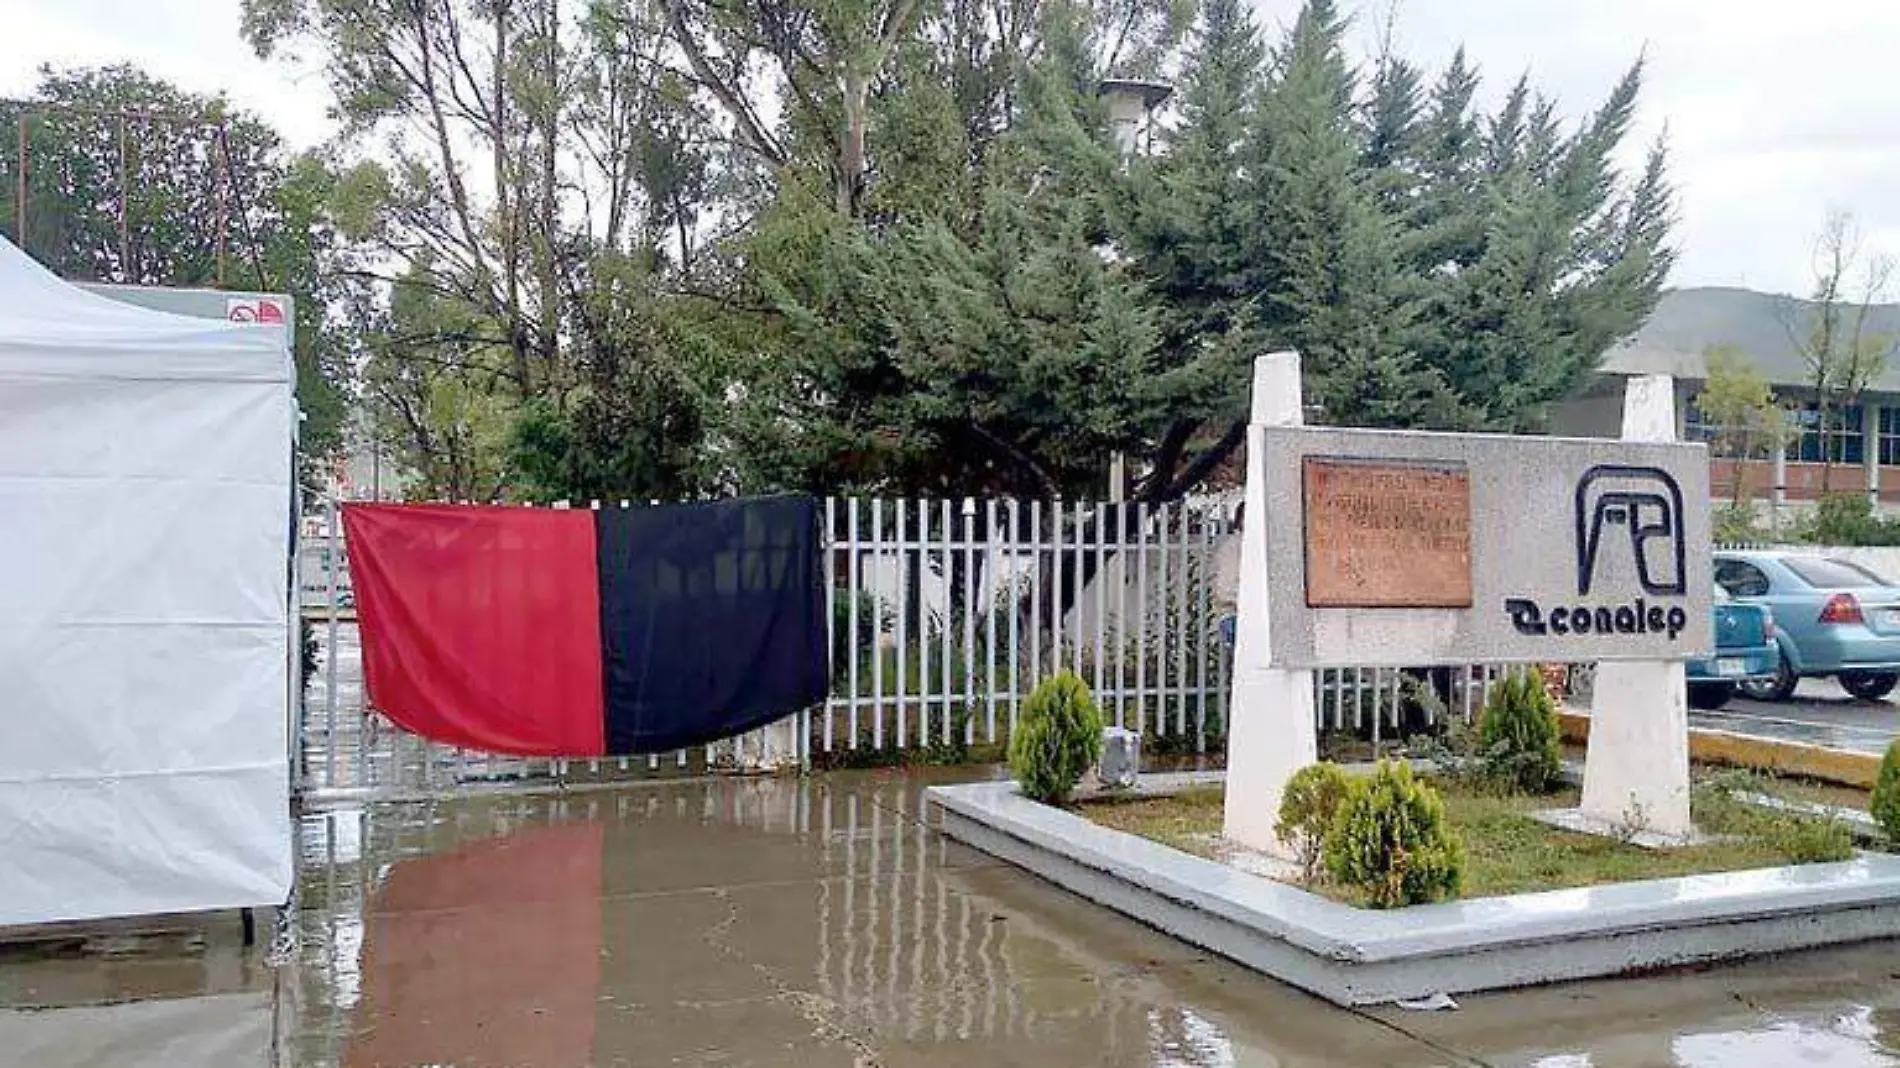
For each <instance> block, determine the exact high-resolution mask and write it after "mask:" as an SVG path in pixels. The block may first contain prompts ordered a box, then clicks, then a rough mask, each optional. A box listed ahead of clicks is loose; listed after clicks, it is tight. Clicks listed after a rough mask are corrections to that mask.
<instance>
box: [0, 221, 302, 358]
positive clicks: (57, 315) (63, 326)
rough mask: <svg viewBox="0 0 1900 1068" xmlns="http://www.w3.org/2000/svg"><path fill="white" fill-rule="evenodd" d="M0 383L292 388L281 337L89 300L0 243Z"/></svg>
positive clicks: (273, 330)
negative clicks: (171, 382) (99, 381)
mask: <svg viewBox="0 0 1900 1068" xmlns="http://www.w3.org/2000/svg"><path fill="white" fill-rule="evenodd" d="M0 377H34V378H41V377H46V378H129V379H208V380H219V381H249V382H291V381H293V380H294V376H293V371H292V368H291V364H290V354H289V353H288V352H287V351H285V345H284V337H283V330H282V328H280V327H274V326H253V325H243V324H238V323H227V322H223V321H221V320H217V319H202V318H197V317H194V316H186V315H172V314H169V313H167V312H158V311H151V310H149V309H146V308H140V307H135V306H133V305H131V304H126V303H124V302H121V301H116V300H112V299H111V298H109V297H102V296H99V295H98V294H95V293H88V292H86V291H85V290H83V289H80V288H79V287H77V286H74V285H70V284H68V283H67V282H65V281H63V280H61V279H60V278H59V277H57V276H55V275H54V274H53V273H52V272H51V271H48V270H47V269H46V268H44V267H42V266H40V265H39V264H38V263H35V262H34V261H33V259H32V257H30V256H28V255H27V254H26V253H24V252H22V251H20V249H19V248H18V247H17V246H15V245H14V244H13V243H12V242H10V241H8V240H6V239H5V238H0Z"/></svg>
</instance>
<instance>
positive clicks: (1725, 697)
mask: <svg viewBox="0 0 1900 1068" xmlns="http://www.w3.org/2000/svg"><path fill="white" fill-rule="evenodd" d="M1780 670H1781V649H1780V647H1779V646H1777V645H1776V644H1775V617H1774V613H1773V612H1771V611H1769V610H1768V608H1767V606H1765V605H1758V604H1737V603H1735V601H1734V599H1733V598H1731V597H1730V596H1729V595H1728V591H1726V590H1724V589H1723V588H1722V587H1721V586H1720V585H1717V586H1716V587H1715V655H1714V656H1712V657H1709V658H1708V659H1707V660H1691V661H1689V662H1688V663H1687V664H1686V665H1684V671H1685V672H1686V673H1687V675H1688V681H1689V705H1690V707H1692V708H1702V709H1716V708H1721V707H1722V706H1723V705H1725V704H1728V703H1729V699H1730V698H1732V697H1734V696H1735V690H1736V687H1738V686H1740V685H1743V684H1744V683H1752V684H1756V685H1760V684H1763V683H1767V682H1772V681H1773V680H1774V679H1775V678H1776V677H1777V676H1778V675H1779V674H1780Z"/></svg>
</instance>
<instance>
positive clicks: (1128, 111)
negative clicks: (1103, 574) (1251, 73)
mask: <svg viewBox="0 0 1900 1068" xmlns="http://www.w3.org/2000/svg"><path fill="white" fill-rule="evenodd" d="M1095 92H1096V94H1097V95H1098V96H1100V97H1101V98H1102V99H1103V101H1105V102H1106V103H1107V104H1108V123H1109V125H1110V126H1111V127H1112V128H1113V129H1114V131H1115V143H1116V145H1117V146H1119V147H1120V148H1121V153H1122V165H1123V166H1124V167H1126V166H1127V164H1128V160H1129V159H1131V158H1133V157H1134V156H1137V155H1146V154H1147V150H1148V146H1149V143H1150V142H1151V140H1152V136H1151V135H1152V131H1153V129H1154V111H1155V109H1156V108H1158V107H1160V106H1161V105H1162V104H1163V103H1164V102H1165V101H1166V100H1167V99H1168V98H1169V97H1171V96H1173V95H1174V87H1173V86H1170V85H1166V84H1164V83H1162V82H1145V81H1137V80H1135V79H1131V78H1107V79H1104V80H1103V81H1102V83H1101V84H1100V85H1098V86H1096V87H1095ZM1127 499H1128V455H1127V454H1126V453H1124V452H1121V451H1119V450H1117V451H1116V452H1115V453H1114V454H1113V455H1111V456H1110V457H1109V459H1108V503H1110V504H1121V503H1122V502H1123V501H1125V500H1127Z"/></svg>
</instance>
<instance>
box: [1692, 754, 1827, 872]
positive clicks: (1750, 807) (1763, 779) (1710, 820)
mask: <svg viewBox="0 0 1900 1068" xmlns="http://www.w3.org/2000/svg"><path fill="white" fill-rule="evenodd" d="M1762 797H1769V798H1780V797H1781V792H1780V791H1779V790H1778V789H1777V788H1776V786H1775V781H1774V779H1773V777H1771V776H1767V775H1763V774H1761V773H1759V772H1754V771H1743V770H1735V771H1727V772H1723V773H1722V774H1720V775H1717V776H1715V777H1713V778H1711V779H1710V780H1709V781H1707V782H1705V783H1702V784H1700V785H1698V786H1697V787H1696V788H1695V792H1694V794H1693V795H1692V798H1691V805H1692V807H1693V810H1694V812H1695V821H1696V825H1697V826H1698V827H1701V828H1702V829H1703V830H1704V831H1708V832H1710V833H1712V834H1719V835H1724V836H1727V837H1732V838H1740V839H1743V840H1744V841H1747V842H1751V843H1753V844H1755V845H1757V846H1760V847H1761V848H1763V849H1767V850H1770V851H1772V852H1775V853H1779V854H1781V855H1782V856H1784V857H1786V858H1787V859H1788V861H1789V862H1790V863H1794V864H1822V863H1828V862H1832V861H1839V860H1847V859H1849V858H1851V857H1852V856H1853V855H1854V833H1853V830H1852V829H1851V828H1849V827H1848V826H1847V824H1846V823H1843V822H1842V821H1840V820H1838V819H1834V818H1832V817H1829V816H1811V815H1804V814H1802V813H1799V812H1793V811H1788V810H1785V809H1775V808H1769V807H1765V806H1763V805H1762V804H1761V803H1760V801H1759V800H1758V799H1759V798H1762Z"/></svg>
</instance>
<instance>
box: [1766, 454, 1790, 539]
mask: <svg viewBox="0 0 1900 1068" xmlns="http://www.w3.org/2000/svg"><path fill="white" fill-rule="evenodd" d="M1771 466H1772V470H1773V474H1774V479H1775V485H1774V490H1773V493H1772V496H1771V497H1770V498H1769V500H1770V502H1771V503H1772V504H1773V505H1774V515H1773V516H1771V517H1770V519H1771V523H1770V526H1772V527H1773V528H1774V529H1775V530H1776V531H1780V530H1781V523H1782V520H1783V518H1784V517H1785V516H1786V515H1787V511H1788V449H1787V447H1786V446H1781V447H1778V448H1776V449H1775V453H1774V459H1773V463H1772V465H1771Z"/></svg>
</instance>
